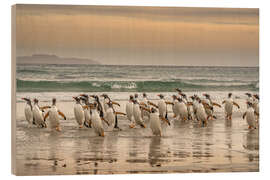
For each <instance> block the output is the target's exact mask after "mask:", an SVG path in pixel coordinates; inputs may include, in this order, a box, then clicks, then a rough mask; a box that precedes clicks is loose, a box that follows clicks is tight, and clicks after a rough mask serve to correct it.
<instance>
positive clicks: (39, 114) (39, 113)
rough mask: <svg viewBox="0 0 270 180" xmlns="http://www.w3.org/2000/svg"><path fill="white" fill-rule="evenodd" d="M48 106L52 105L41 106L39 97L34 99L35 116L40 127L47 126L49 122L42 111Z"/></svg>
mask: <svg viewBox="0 0 270 180" xmlns="http://www.w3.org/2000/svg"><path fill="white" fill-rule="evenodd" d="M47 108H50V106H44V107H39V105H38V99H36V98H35V99H34V107H33V117H34V119H35V123H36V125H37V126H38V127H42V128H47V124H46V123H45V121H44V117H43V113H42V111H43V110H44V109H47Z"/></svg>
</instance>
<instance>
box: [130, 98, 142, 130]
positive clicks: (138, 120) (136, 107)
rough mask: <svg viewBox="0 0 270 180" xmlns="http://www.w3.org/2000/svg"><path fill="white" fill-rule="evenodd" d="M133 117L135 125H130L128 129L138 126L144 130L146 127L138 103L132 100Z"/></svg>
mask: <svg viewBox="0 0 270 180" xmlns="http://www.w3.org/2000/svg"><path fill="white" fill-rule="evenodd" d="M133 117H134V120H135V124H131V125H130V128H134V127H135V125H139V126H141V127H143V128H146V126H145V124H144V122H143V120H142V115H141V109H140V105H139V103H138V101H137V100H135V99H133Z"/></svg>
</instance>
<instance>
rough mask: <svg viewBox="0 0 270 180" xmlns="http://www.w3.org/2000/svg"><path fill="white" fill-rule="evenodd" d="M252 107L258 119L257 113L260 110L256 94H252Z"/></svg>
mask: <svg viewBox="0 0 270 180" xmlns="http://www.w3.org/2000/svg"><path fill="white" fill-rule="evenodd" d="M253 97H254V99H253V108H254V111H255V113H256V120H257V121H259V113H260V110H259V95H258V94H253Z"/></svg>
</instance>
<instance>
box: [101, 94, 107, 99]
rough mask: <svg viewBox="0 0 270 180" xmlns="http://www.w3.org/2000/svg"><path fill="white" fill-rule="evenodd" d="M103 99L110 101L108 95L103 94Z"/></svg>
mask: <svg viewBox="0 0 270 180" xmlns="http://www.w3.org/2000/svg"><path fill="white" fill-rule="evenodd" d="M101 97H104V99H108V98H109V96H108V94H102V95H101Z"/></svg>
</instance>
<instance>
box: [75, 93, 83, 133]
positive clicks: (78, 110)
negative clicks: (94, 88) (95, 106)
mask: <svg viewBox="0 0 270 180" xmlns="http://www.w3.org/2000/svg"><path fill="white" fill-rule="evenodd" d="M73 99H74V100H75V101H76V103H75V105H74V116H75V119H76V121H77V123H78V125H79V128H82V127H83V123H84V118H85V116H84V108H83V106H82V105H81V100H80V98H79V97H73Z"/></svg>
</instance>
